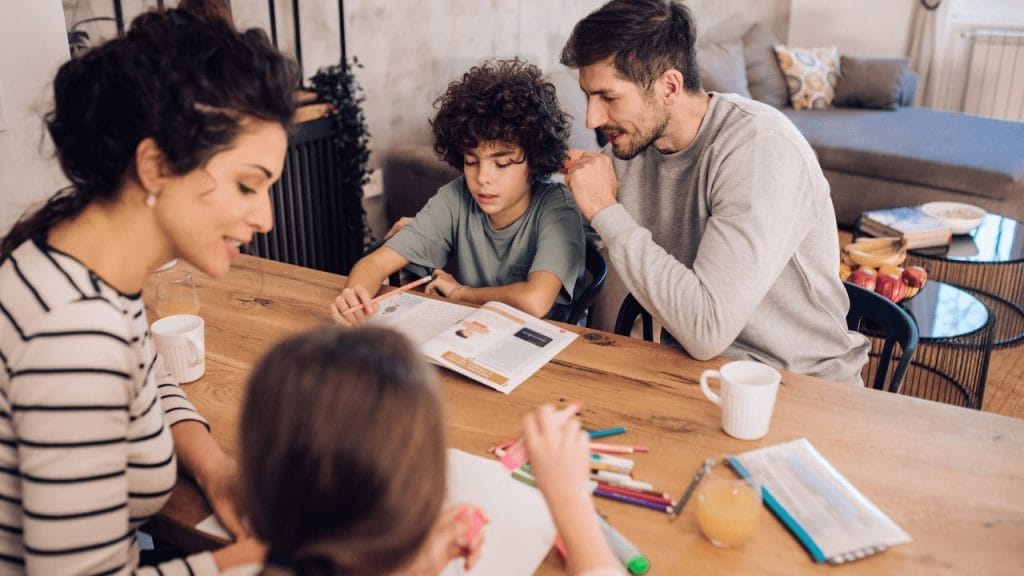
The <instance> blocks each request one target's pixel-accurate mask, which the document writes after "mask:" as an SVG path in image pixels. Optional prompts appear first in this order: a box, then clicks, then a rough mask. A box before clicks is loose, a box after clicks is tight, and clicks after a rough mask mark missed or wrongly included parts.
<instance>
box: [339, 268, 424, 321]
mask: <svg viewBox="0 0 1024 576" xmlns="http://www.w3.org/2000/svg"><path fill="white" fill-rule="evenodd" d="M433 279H434V277H433V276H424V277H423V278H419V279H417V280H413V281H412V282H409V283H408V284H404V285H402V286H400V287H398V288H395V289H394V290H392V291H391V292H385V293H384V294H381V295H380V296H377V297H376V298H374V299H373V300H370V304H376V303H377V302H380V301H381V300H384V299H385V298H390V297H391V296H394V295H396V294H401V293H402V292H408V291H409V290H412V289H413V288H416V287H417V286H422V285H424V284H426V283H427V282H430V281H431V280H433ZM365 308H366V306H365V305H363V304H356V305H355V306H352V307H351V308H349V309H347V310H343V311H342V312H341V313H342V314H348V313H349V312H355V311H356V310H360V309H365Z"/></svg>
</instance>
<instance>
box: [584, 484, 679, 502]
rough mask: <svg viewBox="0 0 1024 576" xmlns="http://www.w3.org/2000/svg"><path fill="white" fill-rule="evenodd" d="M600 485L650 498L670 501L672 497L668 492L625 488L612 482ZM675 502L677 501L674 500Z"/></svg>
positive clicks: (632, 487)
mask: <svg viewBox="0 0 1024 576" xmlns="http://www.w3.org/2000/svg"><path fill="white" fill-rule="evenodd" d="M600 484H601V487H608V486H611V487H613V488H618V489H620V490H629V491H630V492H637V493H639V494H646V495H648V496H654V497H655V498H664V499H665V500H669V499H670V497H669V495H668V493H667V492H662V491H660V490H647V489H646V488H637V487H636V486H625V485H623V484H612V483H610V482H602V483H600ZM673 502H675V500H673Z"/></svg>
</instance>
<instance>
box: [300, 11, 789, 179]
mask: <svg viewBox="0 0 1024 576" xmlns="http://www.w3.org/2000/svg"><path fill="white" fill-rule="evenodd" d="M602 3H603V2H602V1H601V0H559V1H556V2H551V1H548V0H486V1H484V0H444V1H433V2H421V1H418V0H392V1H389V2H380V1H379V0H348V1H347V2H345V27H346V44H347V49H348V54H349V56H350V57H352V56H354V57H357V58H358V59H359V61H360V62H362V63H363V66H364V67H363V69H362V70H360V71H359V73H358V77H359V79H360V81H361V82H362V84H363V87H364V89H365V91H366V105H365V111H366V115H367V121H368V124H369V127H370V131H371V133H372V135H373V137H372V141H371V147H372V149H373V151H374V158H373V160H372V161H371V163H372V164H373V165H379V163H380V160H381V155H383V154H386V153H387V151H388V150H390V149H392V148H394V147H395V146H396V145H399V144H402V143H421V144H427V143H429V142H430V128H429V125H428V123H427V120H428V119H429V118H430V117H431V116H432V114H433V111H434V110H433V108H432V106H431V103H432V102H433V100H434V98H436V97H437V96H438V95H439V94H440V93H442V92H443V91H444V89H445V87H446V86H447V84H448V83H449V82H450V81H452V80H454V79H456V78H458V77H459V76H461V75H462V73H463V72H465V71H466V70H467V69H468V68H469V67H470V66H472V65H474V64H476V63H478V62H479V61H480V60H482V59H483V58H485V57H488V56H501V57H509V56H521V57H524V58H526V59H528V60H529V61H531V62H533V63H535V64H537V65H539V66H540V67H541V68H542V69H544V70H545V71H548V72H555V71H557V70H558V69H560V68H561V66H560V65H559V64H558V56H559V54H560V52H561V49H562V45H563V44H564V42H565V40H566V38H567V37H568V35H569V33H570V32H571V31H572V27H573V26H574V25H575V23H576V22H577V21H578V20H579V19H580V18H582V17H584V16H586V15H587V14H588V13H589V12H590V11H592V10H594V9H596V8H598V7H599V6H600V5H601V4H602ZM689 4H690V5H691V7H692V8H693V10H694V13H695V14H696V15H697V18H698V24H699V26H700V30H701V31H702V32H703V31H705V30H707V31H712V32H713V33H714V34H718V35H723V34H724V35H735V36H739V35H740V34H741V33H742V31H743V30H745V29H746V27H747V26H749V24H751V23H752V22H754V21H761V22H766V23H768V24H769V25H770V26H771V27H772V28H773V29H774V30H775V31H776V33H777V34H780V37H784V34H785V28H786V26H787V23H788V16H789V13H788V7H789V0H769V1H765V0H698V1H693V2H690V3H689ZM303 9H304V10H305V7H303ZM303 36H304V40H303V49H304V50H305V47H306V46H307V45H312V44H315V43H316V41H317V40H316V39H315V38H313V39H308V38H305V33H303ZM311 40H312V43H311ZM325 40H326V41H329V40H330V33H328V36H327V37H326V38H325ZM304 60H305V58H304ZM309 64H310V62H309V61H308V60H307V68H309ZM560 88H561V87H560ZM564 92H566V91H563V90H561V89H560V91H559V96H560V98H562V99H563V100H564V99H565V98H566V96H565V94H564ZM580 98H582V97H580ZM569 108H572V106H569ZM575 115H576V117H577V121H578V123H580V124H582V121H583V120H582V117H581V114H579V113H577V114H575Z"/></svg>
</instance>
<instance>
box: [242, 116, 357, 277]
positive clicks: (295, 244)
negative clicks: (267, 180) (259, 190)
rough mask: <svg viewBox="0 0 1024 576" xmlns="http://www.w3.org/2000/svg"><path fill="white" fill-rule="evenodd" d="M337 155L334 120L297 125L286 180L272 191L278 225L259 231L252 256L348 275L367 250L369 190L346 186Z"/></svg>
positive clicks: (290, 142)
mask: <svg viewBox="0 0 1024 576" xmlns="http://www.w3.org/2000/svg"><path fill="white" fill-rule="evenodd" d="M334 154H335V151H334V148H333V146H332V144H331V120H330V119H327V118H321V119H318V120H312V121H309V122H303V123H301V124H299V125H298V126H297V127H296V128H295V130H294V131H293V133H292V134H291V136H290V137H289V139H288V158H287V159H286V160H285V164H284V171H283V172H282V173H281V179H280V180H279V181H278V182H277V184H274V186H273V188H271V191H270V197H271V201H272V203H273V207H274V229H273V230H271V231H270V233H268V234H257V235H256V238H255V239H254V240H253V242H252V243H251V244H249V246H248V247H247V250H246V252H247V253H248V254H252V255H254V256H261V257H264V258H269V259H271V260H277V261H279V262H287V263H289V264H297V265H299V266H305V267H307V268H315V269H317V270H324V271H327V272H334V273H337V274H348V272H349V270H351V269H352V265H353V264H355V262H356V260H358V259H359V257H360V256H361V255H362V253H363V239H364V231H365V230H366V227H365V212H364V211H363V207H362V196H363V191H362V188H359V189H356V190H345V189H343V186H342V184H341V183H342V182H343V179H342V175H341V174H340V170H339V168H340V166H339V163H338V162H334V161H333V158H334Z"/></svg>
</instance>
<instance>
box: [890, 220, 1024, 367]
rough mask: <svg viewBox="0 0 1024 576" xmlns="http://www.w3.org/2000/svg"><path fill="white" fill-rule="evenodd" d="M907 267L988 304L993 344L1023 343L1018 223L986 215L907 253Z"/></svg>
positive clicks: (1023, 252) (1023, 240) (1022, 241)
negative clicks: (967, 229)
mask: <svg viewBox="0 0 1024 576" xmlns="http://www.w3.org/2000/svg"><path fill="white" fill-rule="evenodd" d="M913 265H918V266H921V267H923V268H924V269H925V270H927V271H928V278H929V279H934V280H941V281H942V282H946V283H949V284H956V285H957V286H960V287H962V288H967V289H968V290H970V291H971V292H972V293H973V294H974V295H975V296H977V297H978V298H979V299H980V300H981V301H983V302H984V303H985V304H986V305H987V306H988V307H989V309H990V310H991V311H992V314H993V315H994V316H995V317H996V318H997V319H998V321H997V322H996V332H995V340H994V342H993V346H997V347H1004V346H1014V345H1018V344H1021V343H1022V342H1024V223H1021V222H1018V221H1017V220H1014V219H1013V218H1009V217H1006V216H1000V215H998V214H987V215H986V216H985V219H984V220H983V221H982V223H981V225H980V226H978V228H976V229H975V230H974V231H973V232H971V233H970V234H967V235H963V236H954V237H953V242H952V243H951V244H950V245H949V246H948V247H942V248H921V249H917V250H912V251H910V253H909V254H908V255H907V260H906V262H905V263H904V266H913ZM915 299H916V298H915Z"/></svg>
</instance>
